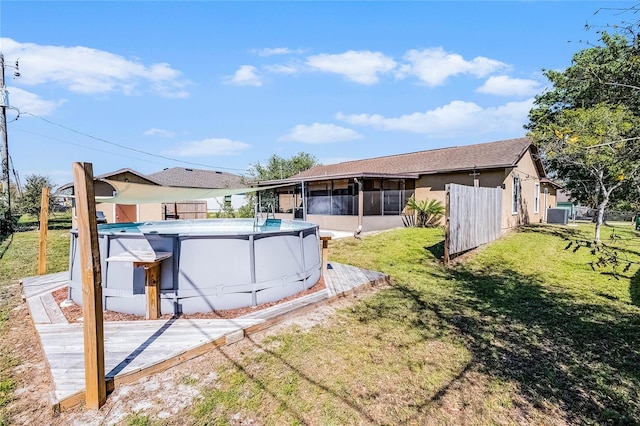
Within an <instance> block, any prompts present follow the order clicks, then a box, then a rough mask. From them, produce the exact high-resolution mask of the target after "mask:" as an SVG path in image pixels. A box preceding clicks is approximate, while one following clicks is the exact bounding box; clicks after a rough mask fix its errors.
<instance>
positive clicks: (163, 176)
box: [147, 167, 247, 213]
mask: <svg viewBox="0 0 640 426" xmlns="http://www.w3.org/2000/svg"><path fill="white" fill-rule="evenodd" d="M147 176H148V177H149V178H151V179H153V180H154V181H156V182H159V183H160V184H161V185H163V186H170V187H187V188H207V189H223V188H229V189H236V188H243V187H245V186H246V185H245V184H244V182H243V180H242V176H239V175H236V174H233V173H227V172H220V171H217V170H216V171H212V170H200V169H186V168H183V167H172V168H170V169H164V170H161V171H159V172H155V173H151V174H149V175H147ZM204 201H206V202H207V211H208V212H213V213H215V212H219V211H222V210H224V209H225V208H229V207H230V208H233V209H234V210H237V209H238V208H240V207H242V206H244V205H245V204H246V203H247V202H246V199H245V196H244V195H243V194H234V195H226V196H224V197H214V198H205V199H204Z"/></svg>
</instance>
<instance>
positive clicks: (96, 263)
mask: <svg viewBox="0 0 640 426" xmlns="http://www.w3.org/2000/svg"><path fill="white" fill-rule="evenodd" d="M73 187H74V189H75V196H76V215H77V216H78V250H79V252H80V271H81V275H82V314H83V318H84V319H83V326H84V377H85V400H86V405H87V408H91V409H98V408H100V407H102V406H103V405H104V403H105V402H106V401H107V387H106V381H105V372H104V328H103V327H104V324H103V318H102V314H103V312H102V278H101V271H100V248H99V246H98V224H97V221H96V204H95V190H94V188H93V165H92V164H91V163H73Z"/></svg>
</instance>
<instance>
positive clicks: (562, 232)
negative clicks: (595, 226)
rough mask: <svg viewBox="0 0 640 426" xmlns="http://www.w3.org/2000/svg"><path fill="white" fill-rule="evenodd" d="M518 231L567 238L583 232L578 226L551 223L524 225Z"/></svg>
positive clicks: (578, 235) (575, 236) (577, 235)
mask: <svg viewBox="0 0 640 426" xmlns="http://www.w3.org/2000/svg"><path fill="white" fill-rule="evenodd" d="M517 231H518V232H535V233H539V234H544V235H551V236H554V237H560V238H563V239H565V240H569V239H572V238H578V237H580V236H581V233H580V231H579V230H578V229H576V228H567V227H561V226H549V225H545V226H542V225H524V226H521V227H520V228H518V229H517Z"/></svg>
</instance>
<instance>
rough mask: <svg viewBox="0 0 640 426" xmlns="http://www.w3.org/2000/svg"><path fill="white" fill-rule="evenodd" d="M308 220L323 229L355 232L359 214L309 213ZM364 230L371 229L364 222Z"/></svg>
mask: <svg viewBox="0 0 640 426" xmlns="http://www.w3.org/2000/svg"><path fill="white" fill-rule="evenodd" d="M307 222H312V223H315V224H317V225H318V226H319V227H320V228H321V229H333V230H336V231H347V232H355V231H356V230H357V229H358V216H329V215H314V214H308V215H307ZM362 228H363V230H367V231H371V229H367V228H365V226H364V219H363V224H362Z"/></svg>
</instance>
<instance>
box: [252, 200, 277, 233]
mask: <svg viewBox="0 0 640 426" xmlns="http://www.w3.org/2000/svg"><path fill="white" fill-rule="evenodd" d="M269 209H271V212H269ZM275 218H276V208H275V205H274V204H273V203H269V204H267V208H266V211H265V212H264V216H263V215H262V209H261V208H259V205H258V204H256V212H255V220H254V221H253V226H254V228H259V227H261V226H264V224H265V223H267V220H269V219H275ZM262 219H264V220H262ZM261 220H262V223H260V221H261Z"/></svg>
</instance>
